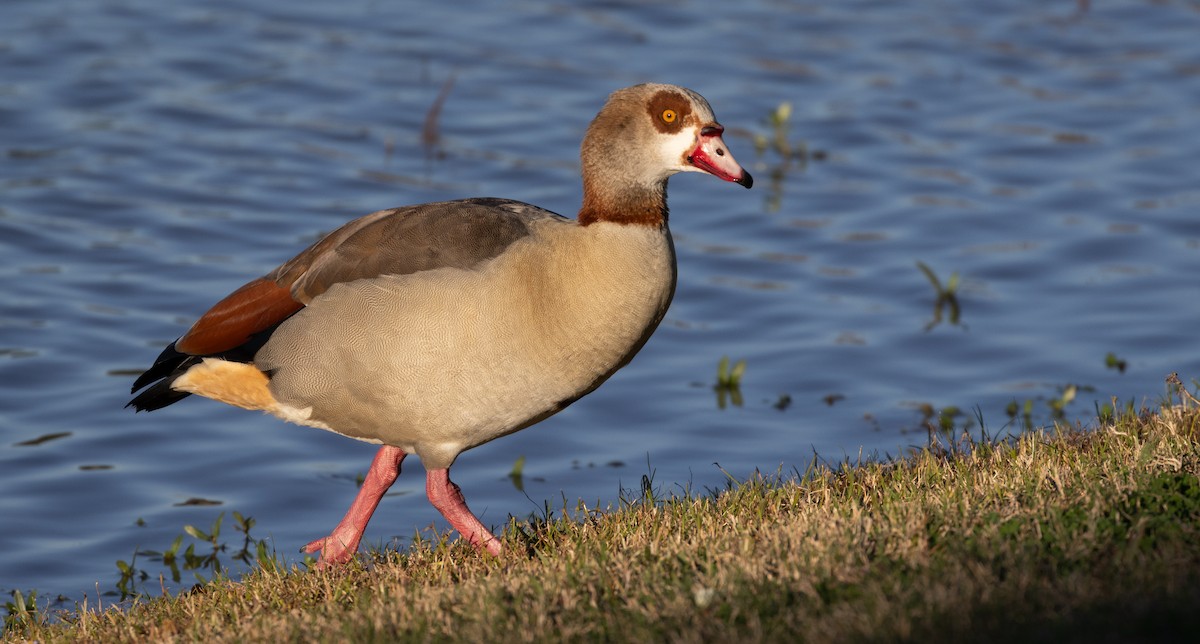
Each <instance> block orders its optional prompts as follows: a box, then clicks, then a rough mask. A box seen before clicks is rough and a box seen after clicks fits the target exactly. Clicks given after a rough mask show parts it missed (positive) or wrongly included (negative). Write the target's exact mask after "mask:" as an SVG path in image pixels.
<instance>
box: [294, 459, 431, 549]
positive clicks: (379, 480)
mask: <svg viewBox="0 0 1200 644" xmlns="http://www.w3.org/2000/svg"><path fill="white" fill-rule="evenodd" d="M405 456H407V454H405V453H404V451H403V450H401V449H400V448H399V447H392V446H391V445H384V446H383V447H381V448H379V451H378V452H377V453H376V454H375V460H373V461H371V469H370V470H368V471H367V476H366V478H365V479H363V484H362V487H361V488H359V490H358V496H356V497H354V503H352V504H351V505H350V511H349V512H346V516H345V517H343V518H342V521H341V523H339V524H337V527H336V528H334V529H333V532H332V533H331V534H330V535H329V536H328V537H323V538H321V539H317V540H316V541H313V542H311V543H309V544H308V545H306V546H304V547H303V548H301V549H300V552H307V553H309V554H312V553H315V552H319V553H320V559H321V560H320V561H318V562H317V568H318V569H324V568H328V567H330V566H333V565H336V564H344V563H346V562H348V561H350V559H351V558H353V557H354V553H355V552H356V551H357V550H358V542H359V541H361V540H362V536H363V531H364V530H366V529H367V522H368V521H370V520H371V515H372V514H374V513H375V508H377V507H379V500H380V499H382V498H383V494H384V492H387V491H388V488H389V487H391V486H392V483H395V482H396V477H397V476H399V475H400V462H401V461H403V460H404V457H405Z"/></svg>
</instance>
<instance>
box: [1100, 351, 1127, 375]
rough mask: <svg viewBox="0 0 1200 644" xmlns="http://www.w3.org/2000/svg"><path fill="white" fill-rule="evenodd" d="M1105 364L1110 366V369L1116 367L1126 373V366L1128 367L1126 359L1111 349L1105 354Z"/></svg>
mask: <svg viewBox="0 0 1200 644" xmlns="http://www.w3.org/2000/svg"><path fill="white" fill-rule="evenodd" d="M1104 366H1105V367H1108V368H1109V369H1116V370H1117V372H1119V373H1125V367H1127V366H1128V364H1126V362H1125V361H1124V360H1122V359H1120V358H1118V357H1117V354H1115V353H1113V352H1112V351H1109V352H1108V355H1106V356H1104Z"/></svg>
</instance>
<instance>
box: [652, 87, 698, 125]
mask: <svg viewBox="0 0 1200 644" xmlns="http://www.w3.org/2000/svg"><path fill="white" fill-rule="evenodd" d="M646 111H647V113H649V114H650V122H651V123H653V124H654V127H655V129H657V130H658V131H659V132H663V133H665V134H672V133H675V132H678V131H679V130H680V129H681V128H683V127H684V126H685V125H688V124H690V123H691V122H692V120H693V119H692V103H691V101H689V100H687V98H686V97H684V96H682V95H680V94H678V93H676V92H672V91H670V90H663V91H661V92H658V93H657V94H655V95H654V96H652V97H651V98H650V102H649V103H647V105H646Z"/></svg>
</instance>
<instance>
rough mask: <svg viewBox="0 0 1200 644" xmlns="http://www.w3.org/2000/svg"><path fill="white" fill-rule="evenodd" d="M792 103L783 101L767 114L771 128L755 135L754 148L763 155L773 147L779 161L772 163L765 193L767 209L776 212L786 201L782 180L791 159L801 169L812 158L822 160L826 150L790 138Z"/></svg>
mask: <svg viewBox="0 0 1200 644" xmlns="http://www.w3.org/2000/svg"><path fill="white" fill-rule="evenodd" d="M791 121H792V104H791V103H790V102H787V101H784V102H782V103H780V104H779V105H778V106H777V107H776V108H775V109H774V110H772V111H771V112H770V113H768V114H767V117H766V118H765V119H764V122H765V123H766V125H767V128H768V129H769V132H768V133H767V134H761V133H759V134H755V135H754V152H755V154H756V155H757V156H758V157H759V158H760V159H762V158H763V157H764V156H766V154H767V152H768V151H773V152H774V153H775V155H776V156H778V157H779V161H778V162H776V163H773V164H772V165H771V166H770V167H769V168H768V170H767V173H766V174H767V177H768V184H767V185H768V189H767V196H766V209H767V212H777V211H778V210H779V209H780V206H781V204H782V201H783V181H784V178H785V177H786V176H787V172H788V170H790V169H791V167H792V160H793V159H795V160H797V161H798V162H799V167H800V169H801V170H803V169H804V167H805V166H806V165H807V164H808V160H809V159H813V160H821V159H824V158H825V157H826V154H825V153H824V152H823V151H821V150H814V151H812V152H809V149H808V144H807V143H805V142H804V141H797V142H795V143H792V141H791V132H790V130H791Z"/></svg>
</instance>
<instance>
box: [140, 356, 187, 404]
mask: <svg viewBox="0 0 1200 644" xmlns="http://www.w3.org/2000/svg"><path fill="white" fill-rule="evenodd" d="M189 366H190V365H189ZM183 371H186V369H184V370H181V371H180V372H179V373H180V374H182V373H183ZM176 377H178V376H177V375H175V374H173V375H172V376H171V377H169V378H163V379H162V380H159V381H158V382H156V383H154V384H153V385H150V388H149V389H147V390H146V391H143V392H142V393H140V394H138V395H137V396H135V397H134V398H133V400H131V401H129V402H128V403H127V404H126V405H125V406H126V407H133V410H134V411H154V410H155V409H162V408H163V407H166V406H167V405H170V404H173V403H177V402H179V401H180V400H183V399H184V398H187V397H188V396H190V395H191V394H189V393H187V392H185V391H175V390H174V389H171V382H172V381H174V380H175V378H176Z"/></svg>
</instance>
